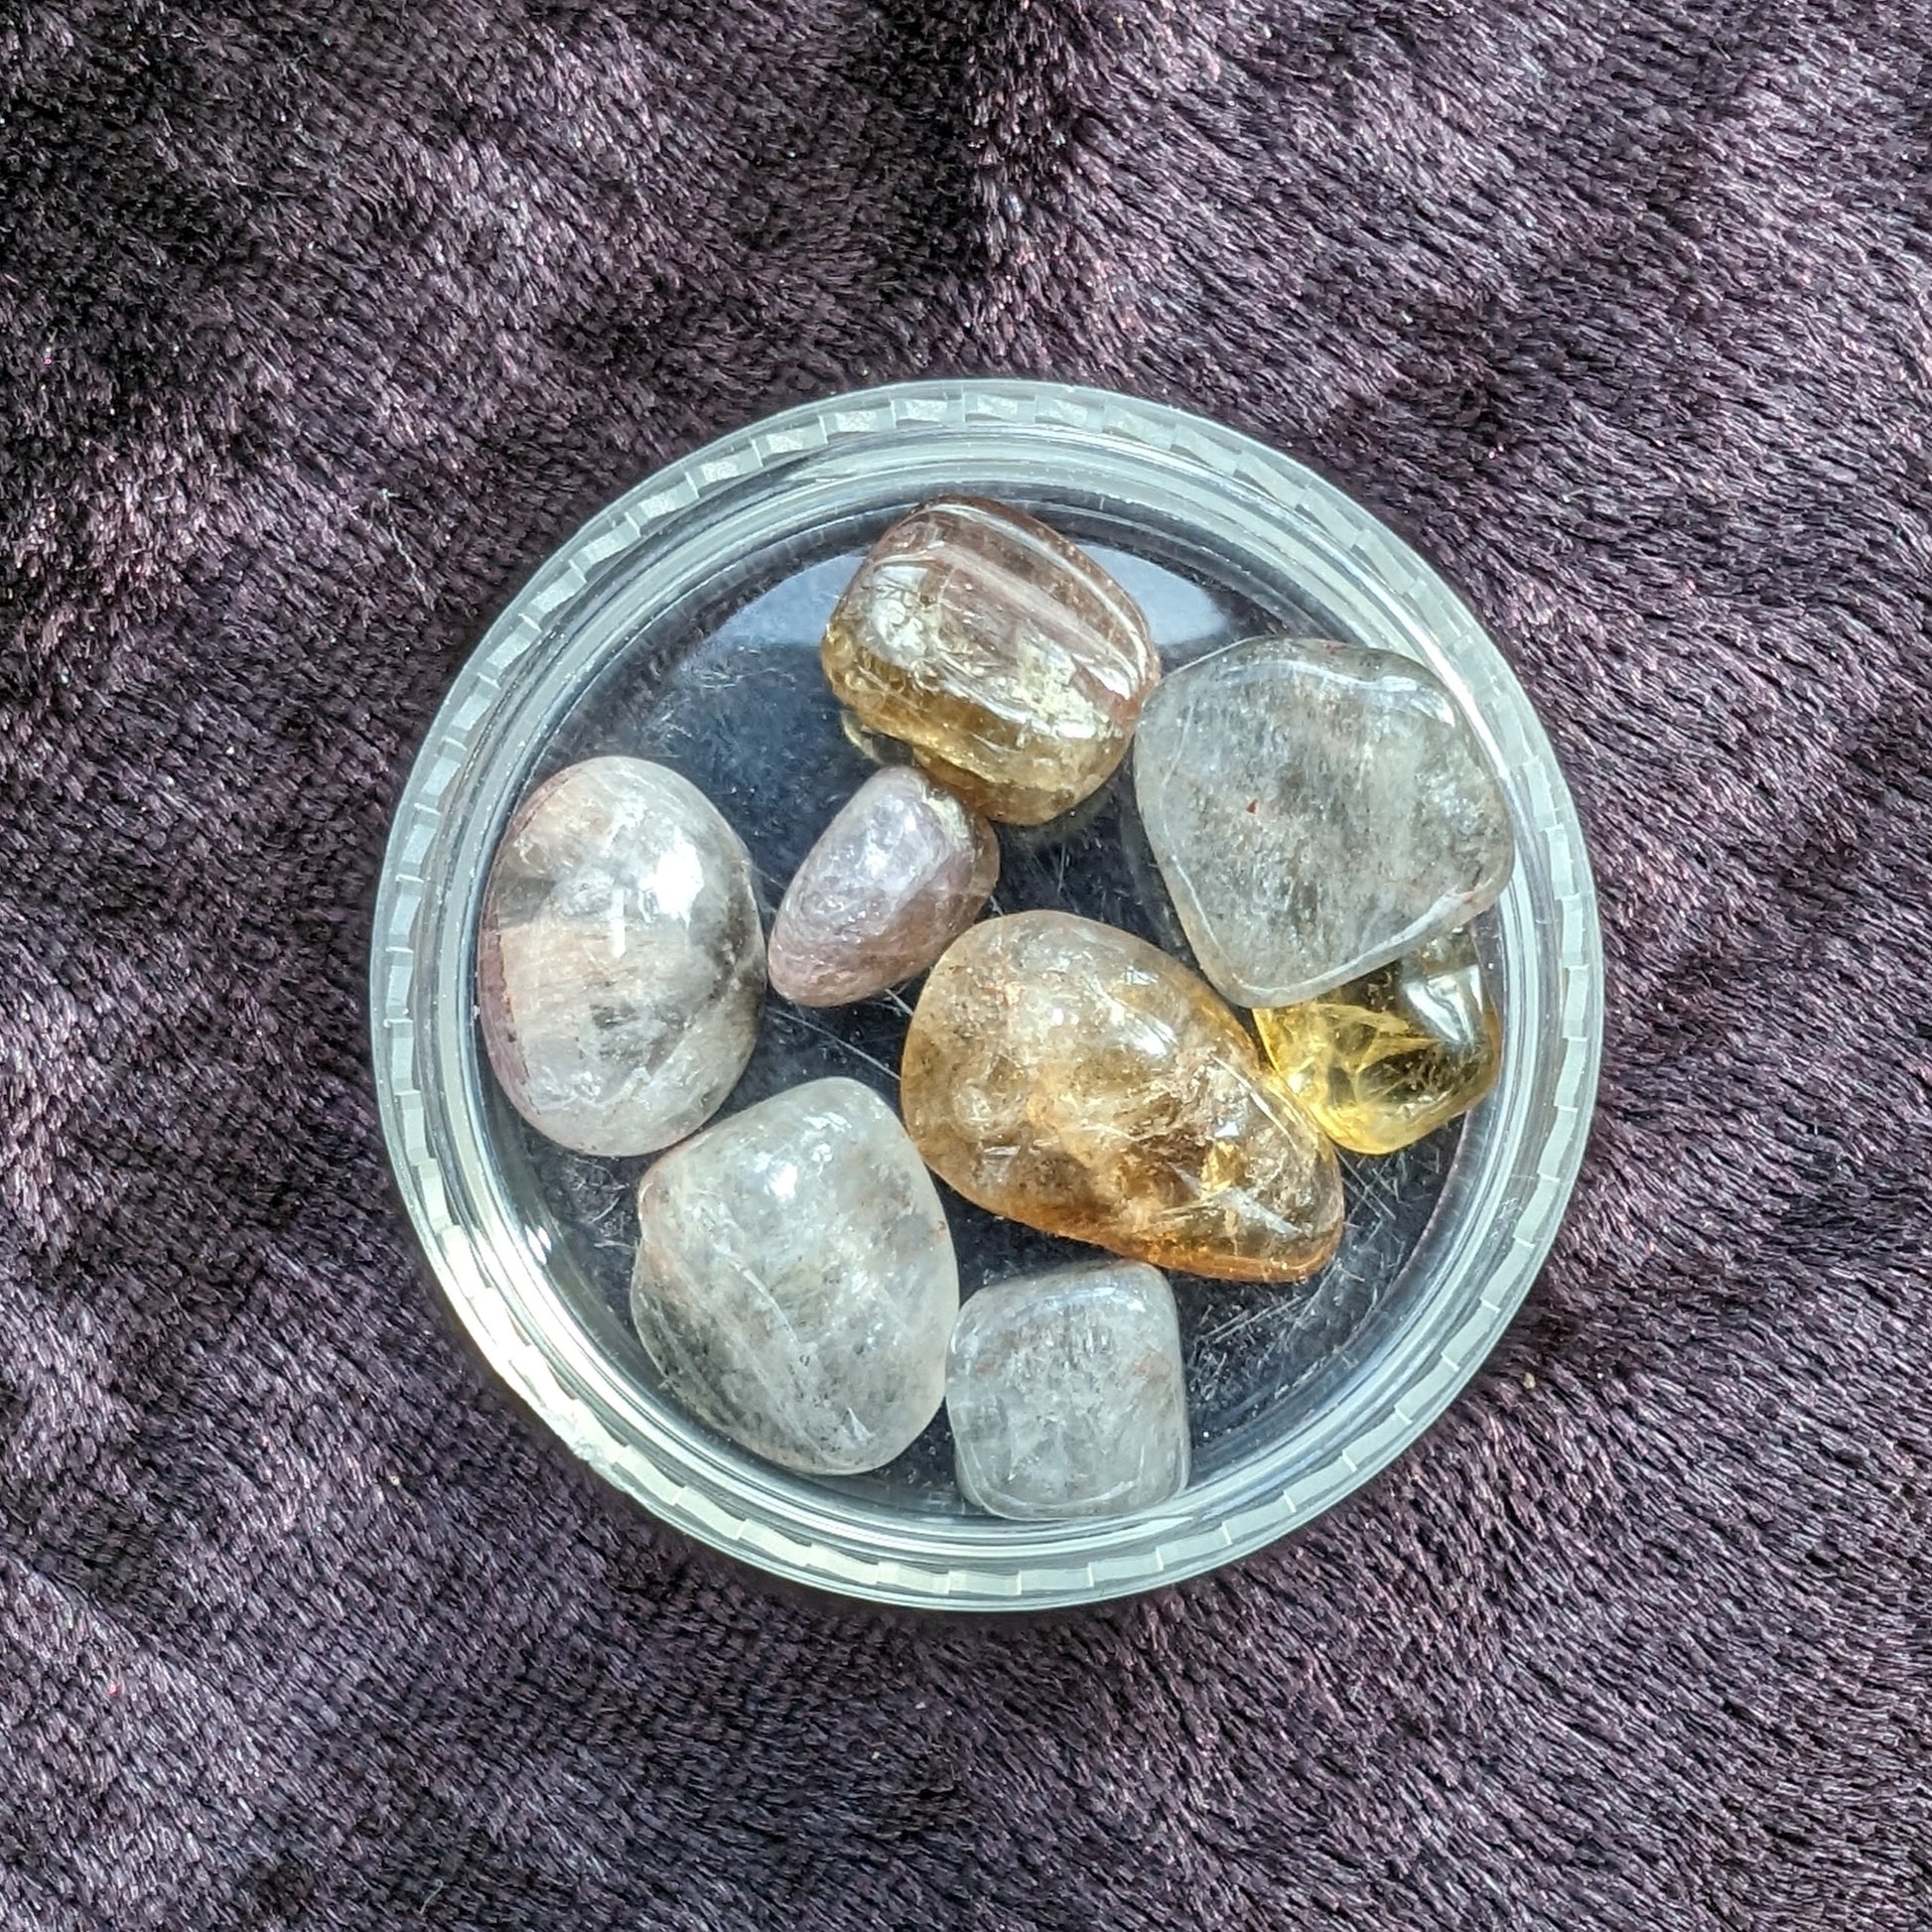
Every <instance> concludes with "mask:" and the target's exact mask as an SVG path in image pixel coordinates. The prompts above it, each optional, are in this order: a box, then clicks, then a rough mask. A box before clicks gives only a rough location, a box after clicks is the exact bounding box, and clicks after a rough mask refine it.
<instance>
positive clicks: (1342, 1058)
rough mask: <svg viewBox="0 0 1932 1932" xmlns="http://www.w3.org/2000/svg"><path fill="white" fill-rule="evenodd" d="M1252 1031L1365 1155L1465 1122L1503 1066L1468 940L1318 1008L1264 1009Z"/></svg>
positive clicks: (1314, 1108)
mask: <svg viewBox="0 0 1932 1932" xmlns="http://www.w3.org/2000/svg"><path fill="white" fill-rule="evenodd" d="M1255 1027H1256V1030H1257V1031H1258V1032H1259V1033H1260V1035H1261V1042H1262V1045H1263V1046H1264V1047H1265V1048H1266V1049H1267V1052H1268V1058H1269V1060H1270V1061H1271V1062H1272V1063H1273V1065H1274V1068H1275V1071H1276V1072H1277V1073H1278V1074H1280V1075H1281V1077H1282V1079H1283V1080H1284V1081H1285V1082H1286V1083H1287V1085H1288V1087H1289V1089H1290V1091H1291V1092H1292V1093H1293V1094H1294V1095H1295V1097H1296V1098H1297V1099H1298V1100H1300V1101H1301V1103H1302V1104H1303V1106H1305V1107H1306V1108H1307V1109H1308V1110H1309V1112H1310V1113H1311V1114H1312V1115H1313V1116H1314V1118H1315V1120H1316V1121H1317V1122H1318V1123H1319V1125H1320V1126H1321V1128H1322V1130H1323V1131H1324V1132H1325V1133H1326V1134H1328V1136H1329V1137H1330V1138H1331V1139H1333V1140H1335V1141H1338V1142H1339V1143H1340V1144H1341V1145H1342V1146H1343V1147H1345V1148H1351V1149H1353V1150H1354V1151H1355V1152H1356V1153H1358V1154H1393V1153H1394V1152H1395V1151H1396V1149H1397V1148H1403V1147H1407V1146H1408V1145H1409V1144H1410V1142H1411V1141H1419V1140H1421V1139H1422V1137H1423V1136H1424V1135H1425V1134H1431V1133H1434V1132H1435V1130H1436V1129H1437V1128H1439V1127H1441V1126H1443V1125H1444V1123H1445V1122H1448V1121H1451V1120H1453V1119H1454V1118H1455V1117H1456V1115H1458V1114H1461V1113H1465V1112H1467V1110H1468V1109H1469V1108H1471V1107H1473V1106H1474V1105H1475V1104H1476V1102H1477V1101H1478V1100H1480V1099H1481V1098H1482V1096H1483V1095H1484V1094H1486V1093H1487V1092H1488V1091H1489V1089H1490V1088H1491V1087H1492V1086H1493V1085H1495V1082H1496V1073H1497V1069H1498V1068H1499V1067H1500V1066H1501V1064H1502V1027H1501V1024H1500V1022H1499V1021H1498V1019H1497V1015H1496V1008H1495V1003H1494V1002H1493V1001H1492V1000H1491V999H1490V997H1489V988H1488V984H1487V982H1486V981H1485V979H1484V977H1483V971H1482V962H1481V960H1480V959H1479V958H1478V957H1477V955H1476V948H1475V941H1474V940H1473V939H1472V938H1471V937H1470V935H1469V934H1468V932H1467V931H1461V932H1452V933H1450V934H1449V936H1448V937H1447V938H1444V939H1439V940H1437V941H1436V942H1435V943H1434V944H1432V945H1428V946H1423V947H1420V948H1419V949H1418V950H1417V951H1415V952H1412V953H1406V954H1404V955H1403V957H1402V958H1400V959H1398V960H1397V961H1395V963H1394V964H1393V965H1389V966H1382V967H1378V968H1377V969H1376V970H1375V971H1374V972H1372V973H1365V974H1363V975H1362V977H1361V978H1360V979H1356V980H1350V981H1349V982H1348V984H1347V985H1346V986H1338V987H1336V988H1335V990H1334V991H1333V992H1332V993H1324V994H1322V995H1321V996H1320V998H1318V999H1314V1000H1305V1001H1303V1002H1302V1004H1301V1005H1299V1006H1292V1007H1266V1008H1263V1009H1261V1010H1260V1011H1258V1012H1257V1013H1256V1014H1255Z"/></svg>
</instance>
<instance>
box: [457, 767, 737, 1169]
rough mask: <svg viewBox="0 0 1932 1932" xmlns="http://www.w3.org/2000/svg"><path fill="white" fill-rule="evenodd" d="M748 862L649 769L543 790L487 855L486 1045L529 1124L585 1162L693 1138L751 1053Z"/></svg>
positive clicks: (715, 822) (562, 780)
mask: <svg viewBox="0 0 1932 1932" xmlns="http://www.w3.org/2000/svg"><path fill="white" fill-rule="evenodd" d="M763 994H764V934H763V929H762V927H761V926H760V924H759V908H758V900H757V898H756V897H755V896H754V893H753V890H752V862H751V859H750V857H749V855H748V854H747V853H746V850H745V847H744V845H743V844H742V843H741V841H740V840H739V837H738V834H737V833H736V832H734V831H733V830H732V828H731V827H730V826H729V825H728V824H726V822H725V820H724V818H723V816H722V815H721V814H720V813H719V811H718V809H717V807H716V806H714V805H713V804H712V802H711V801H710V799H708V798H707V797H705V795H704V793H703V792H701V791H700V790H698V788H697V787H696V786H695V785H693V784H691V783H690V782H688V781H687V780H686V779H684V778H681V777H680V776H679V775H678V774H677V773H676V772H675V771H672V770H670V769H669V768H668V767H666V766H664V765H661V764H653V763H651V762H650V761H648V760H647V759H632V758H595V759H585V760H584V761H583V762H582V763H581V764H573V765H570V766H569V767H567V768H566V769H565V770H562V771H559V772H558V773H557V774H556V775H555V776H554V777H552V778H550V779H547V780H546V781H545V782H544V783H543V784H541V785H539V786H538V787H537V789H536V790H535V791H533V792H532V793H531V794H530V796H529V797H528V798H527V799H525V800H524V802H523V804H522V805H521V806H520V807H519V808H518V810H517V812H516V814H515V816H514V817H513V818H512V819H511V820H510V823H509V827H508V829H507V830H506V831H505V832H504V834H503V837H502V840H501V842H500V843H499V844H498V846H497V848H496V856H495V859H494V860H493V862H492V863H491V866H490V871H489V883H488V885H487V887H486V888H485V891H484V896H483V918H482V923H481V925H480V927H479V930H478V934H477V1002H478V1010H479V1014H480V1017H481V1020H482V1024H483V1043H484V1045H485V1047H486V1048H487V1050H488V1053H489V1062H490V1065H491V1066H492V1067H493V1068H494V1069H495V1073H496V1078H497V1080H498V1082H499V1083H500V1084H501V1086H502V1089H503V1091H504V1092H505V1093H506V1094H508V1096H509V1098H510V1101H511V1103H512V1104H513V1105H514V1106H515V1108H516V1110H517V1112H518V1113H520V1114H521V1115H522V1116H523V1117H524V1119H525V1120H527V1121H528V1122H529V1123H530V1125H531V1126H533V1127H535V1128H537V1129H538V1130H539V1131H540V1132H542V1133H544V1134H547V1135H548V1136H549V1137H550V1139H552V1140H553V1141H558V1142H561V1143H562V1144H563V1145H564V1146H565V1147H569V1148H575V1149H577V1150H578V1152H579V1153H582V1154H602V1155H622V1154H649V1153H651V1152H653V1151H654V1150H655V1149H657V1148H660V1147H668V1146H669V1145H670V1144H671V1142H673V1141H676V1140H681V1139H682V1138H683V1137H684V1136H685V1135H686V1134H689V1133H691V1132H693V1131H694V1130H695V1129H697V1128H699V1127H702V1126H703V1125H704V1123H705V1122H706V1121H707V1120H708V1119H710V1117H711V1116H712V1114H714V1113H715V1112H716V1111H717V1110H718V1108H719V1107H720V1106H721V1105H723V1103H724V1100H725V1097H726V1095H728V1094H729V1093H730V1092H731V1090H732V1088H733V1087H734V1086H735V1085H736V1084H737V1083H738V1076H739V1075H740V1074H741V1073H742V1072H744V1070H745V1064H746V1062H747V1061H748V1060H749V1059H750V1058H751V1056H752V1047H753V1045H754V1043H755V1042H756V1040H757V1037H758V1024H759V1005H760V1003H761V1001H762V998H763Z"/></svg>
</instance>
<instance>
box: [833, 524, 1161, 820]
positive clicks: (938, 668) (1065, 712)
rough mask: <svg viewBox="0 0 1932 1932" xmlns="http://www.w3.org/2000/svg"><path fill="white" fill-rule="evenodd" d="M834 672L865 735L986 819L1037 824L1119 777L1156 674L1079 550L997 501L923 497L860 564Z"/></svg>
mask: <svg viewBox="0 0 1932 1932" xmlns="http://www.w3.org/2000/svg"><path fill="white" fill-rule="evenodd" d="M821 656H822V658H823V662H824V665H825V675H826V677H827V678H828V679H829V680H830V682H831V686H832V689H833V691H834V692H835V693H836V694H837V696H838V698H839V701H840V703H841V704H843V705H845V706H847V707H848V708H849V709H850V710H851V712H852V713H853V714H854V715H855V716H856V717H857V719H858V721H859V723H860V724H861V725H862V726H863V727H864V728H865V729H866V730H868V731H872V732H879V733H883V734H884V735H885V736H887V737H889V738H896V739H902V740H903V741H904V742H905V743H906V744H908V745H909V746H910V747H911V748H912V754H913V757H914V758H915V759H917V760H918V762H919V764H920V765H921V766H922V767H923V768H924V769H925V770H926V771H927V772H928V773H929V774H930V775H931V776H932V777H934V778H935V779H937V780H938V781H939V783H941V784H943V785H945V786H946V787H947V788H948V789H949V790H951V791H954V792H956V793H957V794H958V795H959V796H960V797H961V798H963V799H964V800H965V801H966V802H967V804H969V805H970V806H972V808H973V809H974V810H975V811H977V812H980V813H983V814H984V815H985V816H986V817H988V818H992V819H999V820H1002V821H1004V822H1006V823H1008V824H1014V825H1039V824H1043V823H1044V822H1045V821H1046V820H1047V819H1049V818H1057V817H1058V816H1059V814H1060V813H1061V812H1064V811H1067V810H1069V809H1070V808H1071V807H1072V806H1074V805H1077V804H1078V803H1079V802H1080V800H1081V799H1082V798H1085V797H1086V796H1087V795H1088V794H1089V793H1091V792H1093V791H1096V790H1098V789H1099V787H1100V786H1101V785H1102V784H1104V783H1105V782H1106V780H1107V778H1108V777H1109V776H1110V775H1111V773H1112V772H1113V770H1114V767H1115V766H1116V765H1118V764H1119V763H1120V761H1121V759H1122V757H1123V755H1124V754H1125V753H1126V750H1127V742H1128V740H1129V738H1130V737H1131V736H1132V735H1133V731H1134V723H1135V720H1136V719H1137V718H1138V717H1139V716H1140V711H1141V706H1142V704H1143V702H1144V701H1145V700H1146V697H1147V694H1148V693H1149V692H1150V691H1151V690H1152V689H1153V688H1154V686H1155V683H1156V682H1157V680H1158V679H1159V678H1160V675H1161V666H1160V659H1159V658H1158V657H1157V656H1156V654H1155V649H1154V644H1153V640H1152V639H1151V638H1150V637H1149V635H1148V628H1147V620H1146V619H1145V618H1144V617H1142V615H1141V612H1140V609H1139V607H1138V606H1137V605H1136V604H1135V602H1134V600H1133V599H1132V598H1131V597H1129V596H1128V595H1127V593H1126V592H1125V591H1124V590H1122V589H1121V587H1120V586H1119V585H1118V584H1116V583H1115V582H1114V580H1113V579H1112V578H1111V577H1109V576H1108V575H1107V573H1106V572H1105V571H1104V570H1102V569H1101V568H1100V566H1099V565H1098V564H1097V563H1095V562H1094V560H1093V559H1092V558H1091V557H1089V556H1088V555H1087V554H1086V553H1085V552H1084V551H1082V550H1080V549H1078V548H1076V547H1075V546H1074V545H1073V544H1070V543H1068V542H1067V540H1066V539H1065V538H1064V537H1062V536H1060V535H1059V534H1058V533H1057V532H1055V531H1053V530H1049V529H1048V528H1047V527H1046V525H1045V524H1043V523H1040V522H1037V521H1035V519H1034V518H1033V517H1031V516H1026V515H1023V514H1022V513H1021V512H1020V511H1018V510H1013V509H1008V508H1006V507H1005V506H1004V505H1003V504H999V503H983V502H973V501H951V502H937V503H928V504H926V505H925V507H924V508H922V509H917V510H914V511H913V512H912V514H911V515H909V516H906V517H902V518H900V520H899V521H898V522H897V523H895V524H894V525H893V527H892V528H891V529H890V530H888V531H887V532H886V534H885V535H884V536H883V537H881V538H880V539H879V541H878V542H877V543H876V544H875V545H874V546H873V548H872V550H871V551H870V552H869V553H868V555H867V557H866V560H865V562H864V563H863V564H861V565H860V567H859V571H858V574H857V575H856V576H855V577H854V578H853V580H852V582H851V584H850V586H849V587H848V588H847V590H846V592H845V595H844V596H843V597H842V598H841V599H840V600H839V603H838V608H837V609H836V610H835V611H834V612H833V613H832V617H831V621H830V622H829V623H828V624H827V626H826V630H825V639H824V644H823V647H822V651H821Z"/></svg>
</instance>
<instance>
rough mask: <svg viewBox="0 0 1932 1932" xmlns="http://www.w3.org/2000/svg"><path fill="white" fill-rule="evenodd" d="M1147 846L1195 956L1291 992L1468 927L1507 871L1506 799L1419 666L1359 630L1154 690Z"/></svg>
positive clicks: (1269, 989)
mask: <svg viewBox="0 0 1932 1932" xmlns="http://www.w3.org/2000/svg"><path fill="white" fill-rule="evenodd" d="M1134 788H1135V795H1136V798H1137V800H1138V802H1139V805H1140V811H1141V818H1142V822H1143V823H1144V824H1145V826H1146V828H1147V837H1148V843H1149V844H1150V846H1151V847H1152V848H1153V850H1154V855H1155V857H1156V859H1157V860H1158V861H1159V863H1160V867H1161V874H1162V877H1163V878H1164V879H1165V880H1166V882H1167V886H1168V890H1169V893H1170V894H1171V895H1172V897H1173V902H1174V908H1175V910H1176V911H1177V912H1178V913H1179V915H1180V922H1181V925H1182V926H1183V928H1184V929H1185V931H1186V934H1187V938H1188V941H1189V943H1190V944H1191V945H1192V947H1193V949H1194V954H1195V957H1196V958H1197V959H1198V960H1199V961H1200V967H1201V971H1202V972H1203V973H1205V974H1206V975H1207V977H1208V978H1209V979H1210V980H1212V981H1213V983H1214V984H1215V985H1216V986H1217V987H1218V988H1219V989H1220V990H1221V992H1222V993H1224V994H1225V995H1226V996H1227V997H1228V998H1229V999H1230V1000H1232V1001H1234V1002H1235V1003H1236V1004H1237V1005H1239V1006H1248V1007H1275V1006H1291V1005H1294V1004H1295V1003H1296V1002H1298V1001H1301V1000H1308V999H1312V998H1313V997H1314V996H1315V995H1316V994H1318V993H1324V992H1326V991H1327V990H1328V989H1329V988H1330V987H1335V986H1340V985H1341V984H1343V982H1345V981H1347V980H1351V979H1354V978H1356V977H1357V976H1358V975H1360V974H1362V973H1366V972H1369V971H1371V970H1373V969H1374V968H1375V967H1377V966H1381V965H1385V964H1386V963H1387V962H1388V961H1390V960H1392V959H1395V958H1397V957H1399V956H1400V955H1401V954H1403V953H1405V952H1410V951H1413V950H1414V949H1415V948H1416V947H1418V946H1422V945H1426V944H1427V943H1428V942H1429V941H1430V940H1431V939H1436V938H1440V937H1442V936H1443V935H1444V934H1445V933H1448V932H1451V931H1453V930H1454V929H1455V928H1456V927H1458V926H1462V925H1466V924H1467V923H1468V922H1469V921H1470V920H1471V919H1472V918H1474V917H1475V916H1476V914H1477V913H1479V912H1481V911H1482V910H1483V909H1484V907H1486V906H1488V905H1490V904H1491V903H1493V902H1494V900H1495V898H1496V897H1497V896H1498V895H1499V894H1500V893H1501V891H1502V889H1503V887H1504V886H1505V885H1506V884H1507V883H1508V879H1509V873H1510V866H1511V863H1512V861H1513V858H1514V854H1515V845H1514V835H1513V832H1512V829H1511V825H1510V817H1509V805H1508V801H1507V800H1506V799H1505V798H1504V796H1503V792H1502V788H1501V786H1500V785H1499V784H1498V783H1497V781H1496V776H1495V773H1494V772H1493V771H1492V770H1491V768H1490V766H1489V763H1488V760H1487V759H1486V758H1485V756H1484V754H1483V751H1482V747H1481V746H1480V744H1478V742H1477V740H1476V737H1475V734H1474V732H1473V731H1472V730H1471V729H1470V728H1469V726H1468V724H1467V722H1466V721H1465V720H1464V719H1463V717H1462V714H1461V712H1460V711H1459V710H1458V709H1457V708H1456V705H1455V702H1454V700H1453V699H1452V698H1451V697H1450V696H1449V692H1448V691H1447V690H1446V689H1445V688H1444V687H1443V685H1442V684H1441V683H1440V682H1439V681H1438V680H1437V679H1436V677H1435V676H1434V675H1433V674H1432V673H1431V672H1430V671H1429V670H1428V669H1427V668H1426V667H1424V666H1423V665H1421V664H1419V663H1416V662H1414V661H1413V660H1412V659H1410V658H1407V657H1399V656H1396V655H1394V654H1393V653H1391V652H1388V651H1381V650H1372V649H1370V648H1368V647H1367V646H1365V645H1359V644H1340V643H1325V642H1311V641H1307V640H1297V639H1292V638H1285V637H1273V638H1262V639H1258V640H1256V641H1254V642H1251V643H1244V644H1236V645H1233V646H1232V647H1231V648H1229V649H1227V650H1223V651H1218V652H1216V653H1215V654H1214V655H1213V656H1211V657H1203V658H1201V659H1199V660H1197V661H1196V662H1194V663H1192V664H1189V665H1187V666H1186V667H1185V668H1184V669H1182V670H1179V671H1176V672H1174V673H1173V676H1172V677H1170V678H1169V679H1168V680H1167V681H1166V682H1165V683H1164V684H1162V685H1161V686H1160V687H1159V688H1158V689H1157V690H1156V691H1155V693H1154V694H1153V696H1152V697H1151V698H1150V700H1149V702H1148V705H1147V710H1146V714H1145V716H1144V717H1143V718H1142V721H1141V727H1140V732H1139V734H1138V736H1137V738H1136V740H1135V747H1134Z"/></svg>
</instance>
